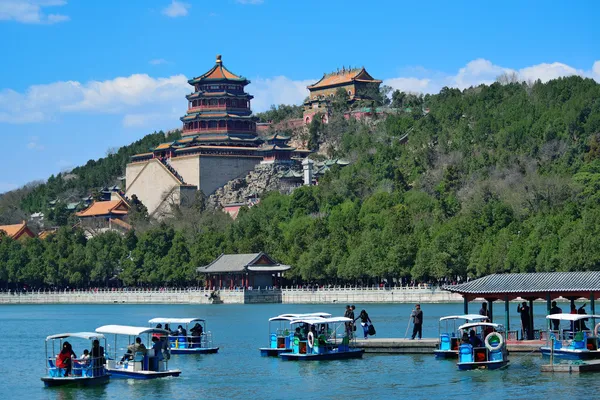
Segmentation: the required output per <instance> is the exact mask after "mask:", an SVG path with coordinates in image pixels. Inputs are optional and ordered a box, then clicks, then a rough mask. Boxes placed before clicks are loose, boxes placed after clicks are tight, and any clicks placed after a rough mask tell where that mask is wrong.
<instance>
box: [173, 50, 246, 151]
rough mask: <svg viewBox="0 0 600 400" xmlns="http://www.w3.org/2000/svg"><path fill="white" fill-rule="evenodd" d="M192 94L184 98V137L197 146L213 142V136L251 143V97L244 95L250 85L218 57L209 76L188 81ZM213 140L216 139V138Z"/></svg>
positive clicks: (221, 140) (220, 140) (207, 73)
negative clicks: (201, 143) (185, 104)
mask: <svg viewBox="0 0 600 400" xmlns="http://www.w3.org/2000/svg"><path fill="white" fill-rule="evenodd" d="M188 83H189V84H190V85H192V86H193V87H194V92H193V93H191V94H189V95H187V96H186V98H187V100H188V110H187V114H186V115H185V116H183V117H181V121H182V122H183V136H198V137H197V139H196V140H197V141H198V142H212V141H213V140H214V139H212V138H214V137H215V135H216V136H218V137H220V139H218V141H219V142H223V139H224V138H223V137H224V136H227V137H228V138H230V137H232V138H236V139H238V142H239V140H240V139H241V140H248V141H254V140H255V139H256V121H257V119H256V118H255V117H252V116H251V114H252V110H251V109H250V100H251V99H252V98H253V96H252V95H250V94H248V93H246V92H244V87H245V86H246V85H248V84H249V83H250V81H249V80H248V79H246V78H244V77H243V76H238V75H236V74H234V73H232V72H231V71H229V70H228V69H227V68H225V65H223V61H222V60H221V56H220V55H218V56H217V62H216V64H215V66H214V67H212V68H211V69H210V70H209V71H208V72H206V73H205V74H202V75H200V76H198V77H196V78H192V79H190V80H189V81H188ZM215 139H216V138H215Z"/></svg>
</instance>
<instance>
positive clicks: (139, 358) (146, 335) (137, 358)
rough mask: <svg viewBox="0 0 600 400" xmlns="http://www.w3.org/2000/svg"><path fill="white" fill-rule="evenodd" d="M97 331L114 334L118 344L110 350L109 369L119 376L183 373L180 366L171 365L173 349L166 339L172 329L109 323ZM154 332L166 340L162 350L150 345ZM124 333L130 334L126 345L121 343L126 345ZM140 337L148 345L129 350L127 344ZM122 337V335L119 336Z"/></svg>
mask: <svg viewBox="0 0 600 400" xmlns="http://www.w3.org/2000/svg"><path fill="white" fill-rule="evenodd" d="M96 332H98V333H102V334H105V335H107V334H108V335H114V345H113V347H112V351H111V352H108V357H107V359H106V369H107V370H108V372H109V373H110V374H111V375H112V376H113V377H115V378H133V379H156V378H164V377H167V376H179V374H181V371H180V370H178V369H169V358H170V351H169V346H168V344H167V343H166V340H167V339H166V337H167V335H168V334H169V332H168V331H166V330H164V329H157V328H148V327H140V326H127V325H105V326H101V327H99V328H97V329H96ZM153 334H156V335H158V336H160V337H161V340H163V341H165V342H164V344H163V345H161V349H159V350H158V351H155V350H154V349H153V348H152V346H151V345H150V343H152V342H151V335H153ZM124 337H125V338H127V343H125V344H124V347H118V346H119V345H123V342H124V339H123V338H124ZM138 337H139V338H140V339H141V340H142V343H144V344H145V347H146V348H145V349H144V350H141V351H136V352H135V353H133V354H129V353H128V347H127V345H129V344H133V343H134V342H135V340H136V338H138ZM119 338H121V339H120V340H119ZM144 339H145V340H144ZM109 343H110V341H109Z"/></svg>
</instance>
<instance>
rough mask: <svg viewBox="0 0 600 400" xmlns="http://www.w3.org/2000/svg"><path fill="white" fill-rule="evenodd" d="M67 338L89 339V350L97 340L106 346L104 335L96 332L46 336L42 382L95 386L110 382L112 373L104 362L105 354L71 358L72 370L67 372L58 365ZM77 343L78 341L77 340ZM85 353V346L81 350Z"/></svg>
mask: <svg viewBox="0 0 600 400" xmlns="http://www.w3.org/2000/svg"><path fill="white" fill-rule="evenodd" d="M65 339H81V340H78V341H77V342H82V341H87V342H89V346H86V348H87V349H88V350H90V351H91V350H92V347H93V342H94V341H95V340H98V341H100V343H103V344H104V347H105V346H106V339H105V337H104V335H101V334H99V333H95V332H76V333H58V334H56V335H51V336H48V337H47V338H46V346H45V347H46V376H43V377H42V378H41V379H42V382H44V385H46V386H65V385H70V386H94V385H102V384H105V383H108V381H109V379H110V374H109V373H107V371H106V369H105V368H104V364H103V358H104V357H103V355H102V354H99V356H98V357H95V358H93V357H92V356H91V354H90V357H89V358H87V359H85V360H84V359H81V358H80V359H79V360H76V359H70V362H71V371H70V374H67V369H66V368H60V367H58V366H57V359H58V354H59V353H60V351H61V349H62V347H63V343H64V341H65ZM75 343H76V342H75ZM49 351H50V353H49ZM79 353H80V354H82V353H83V348H82V349H81V351H80V352H79Z"/></svg>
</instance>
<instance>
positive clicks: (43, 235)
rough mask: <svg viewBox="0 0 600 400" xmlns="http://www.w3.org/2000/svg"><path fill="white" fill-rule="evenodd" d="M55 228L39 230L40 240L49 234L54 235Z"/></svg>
mask: <svg viewBox="0 0 600 400" xmlns="http://www.w3.org/2000/svg"><path fill="white" fill-rule="evenodd" d="M56 231H57V229H49V230H46V231H42V232H40V234H39V235H38V237H39V238H40V239H42V240H44V239H46V238H48V236H50V235H54V234H55V233H56Z"/></svg>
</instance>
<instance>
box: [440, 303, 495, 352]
mask: <svg viewBox="0 0 600 400" xmlns="http://www.w3.org/2000/svg"><path fill="white" fill-rule="evenodd" d="M486 319H488V317H486V316H485V315H479V314H465V315H449V316H447V317H442V318H440V322H439V337H440V342H439V343H438V348H437V349H436V350H434V351H433V353H434V354H435V357H436V358H457V357H458V345H459V344H460V337H458V336H459V335H458V333H459V332H458V329H457V326H456V323H457V321H461V320H462V321H467V322H473V321H485V320H486ZM442 325H444V327H442Z"/></svg>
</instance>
